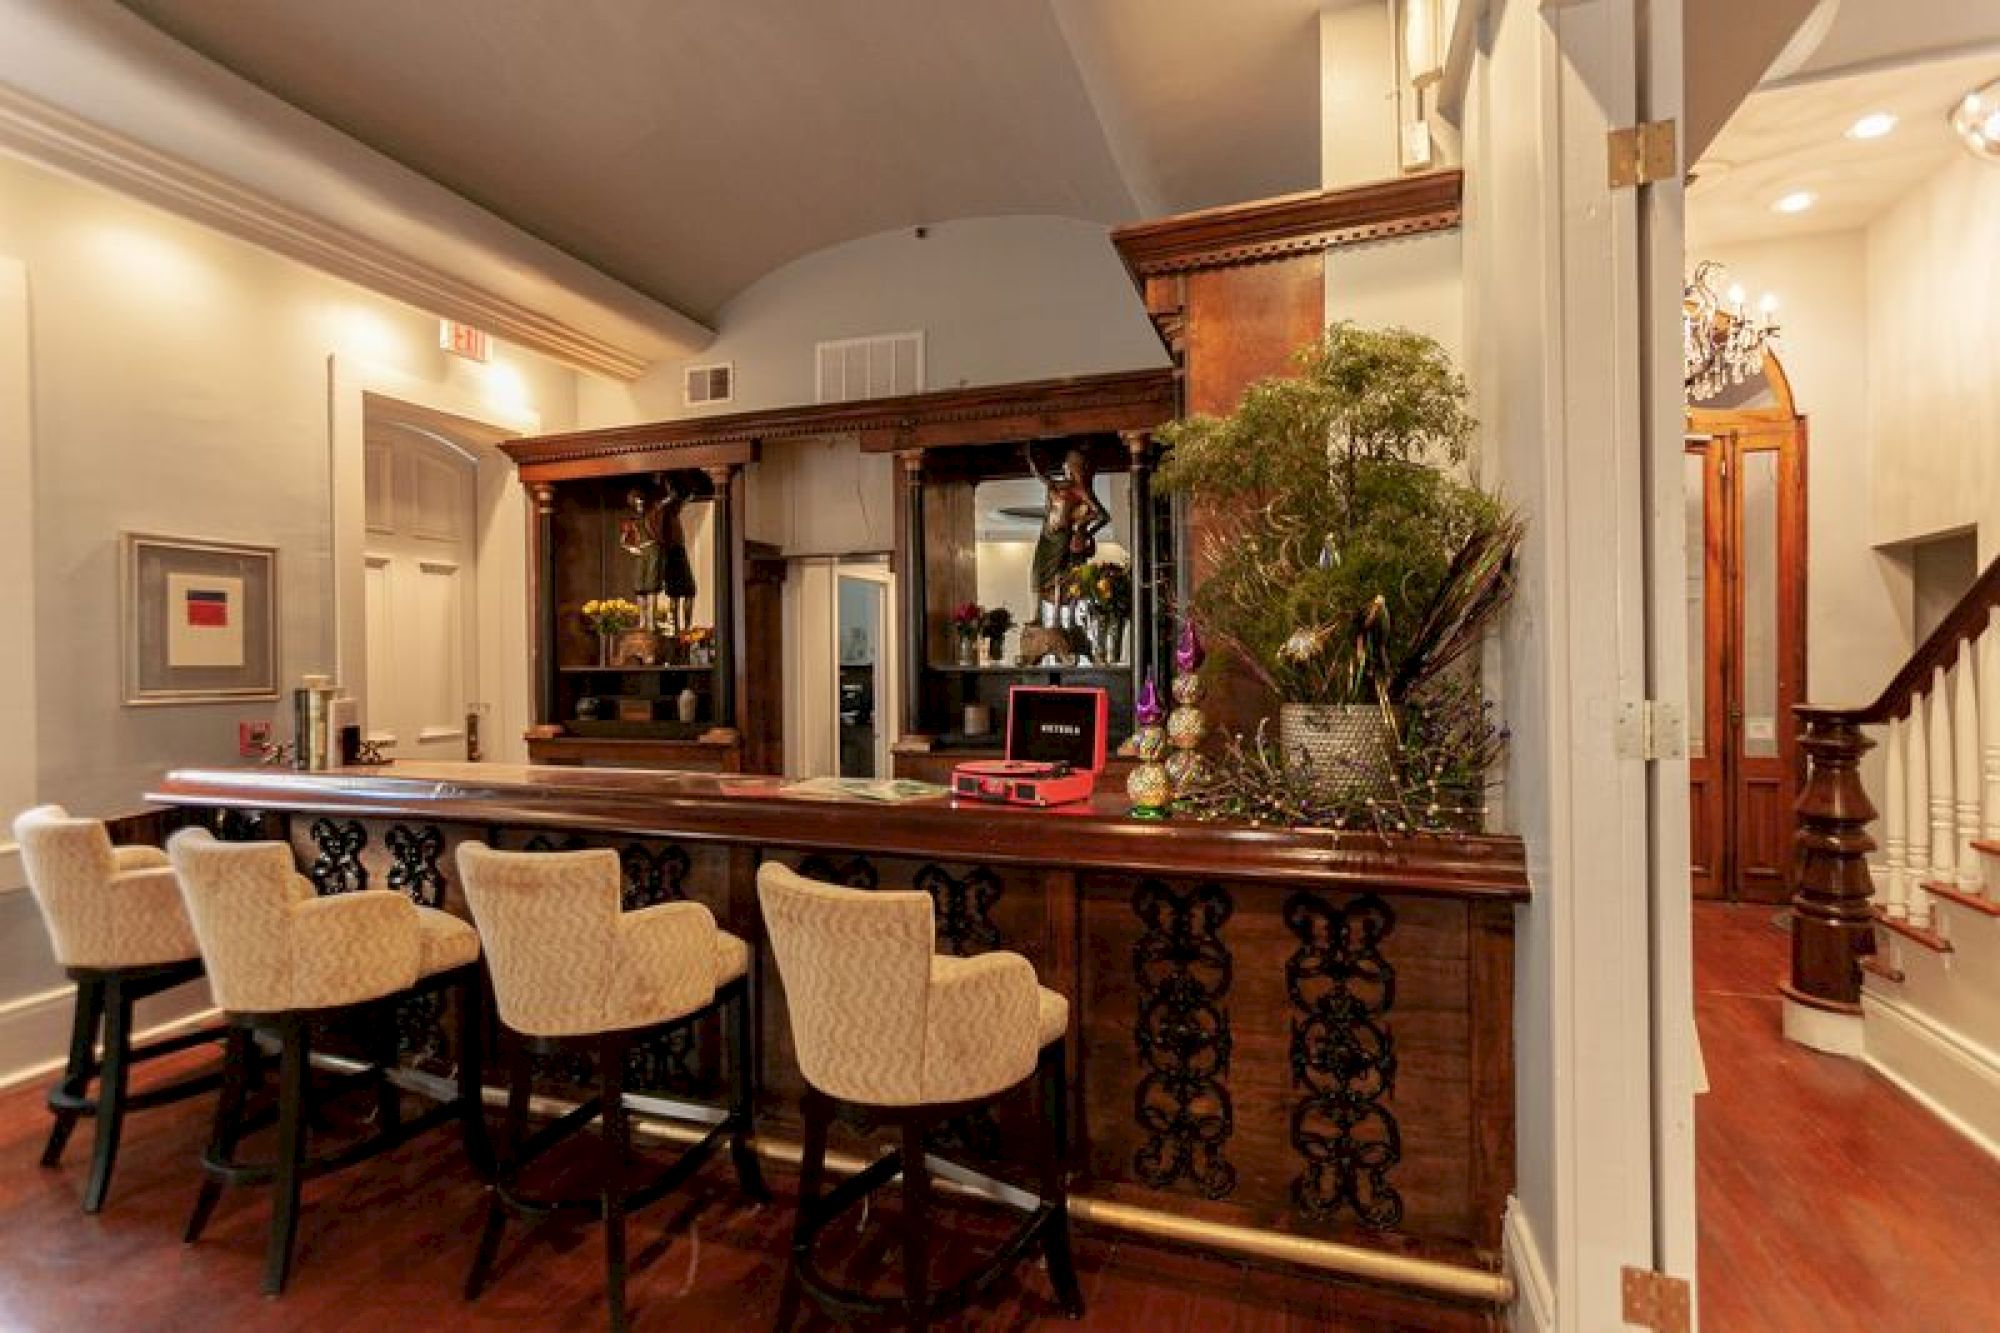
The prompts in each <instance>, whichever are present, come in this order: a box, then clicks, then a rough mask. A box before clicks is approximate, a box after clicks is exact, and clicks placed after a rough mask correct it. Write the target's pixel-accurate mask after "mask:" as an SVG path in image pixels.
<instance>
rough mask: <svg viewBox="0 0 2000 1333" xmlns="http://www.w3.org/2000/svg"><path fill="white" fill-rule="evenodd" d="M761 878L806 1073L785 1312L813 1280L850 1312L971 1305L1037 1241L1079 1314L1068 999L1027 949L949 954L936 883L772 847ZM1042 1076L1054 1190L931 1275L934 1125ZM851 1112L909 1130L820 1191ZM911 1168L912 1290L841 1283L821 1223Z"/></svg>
mask: <svg viewBox="0 0 2000 1333" xmlns="http://www.w3.org/2000/svg"><path fill="white" fill-rule="evenodd" d="M757 894H758V898H759V899H760V900H761V901H762V903H763V908H764V928H765V933H766V935H767V936H768V937H769V939H770V941H771V950H772V953H773V954H774V955H775V957H776V958H777V963H778V974H779V976H780V977H781V978H782V979H783V981H784V984H785V1003H786V1006H787V1008H788V1009H789V1011H790V1014H791V1023H792V1040H793V1043H794V1045H795V1046H796V1047H797V1050H798V1058H799V1072H800V1073H802V1074H803V1075H804V1076H805V1081H806V1085H807V1091H806V1095H805V1104H804V1113H805V1154H804V1160H803V1161H802V1162H801V1165H800V1181H799V1218H798V1224H797V1228H796V1230H795V1231H794V1233H793V1237H792V1263H791V1268H790V1271H789V1273H788V1274H787V1276H786V1281H785V1292H784V1296H783V1298H782V1299H781V1301H780V1304H779V1319H778V1325H779V1327H780V1328H784V1327H786V1326H788V1325H789V1323H790V1321H791V1319H792V1317H793V1315H794V1314H795V1313H796V1312H797V1300H798V1292H799V1291H800V1290H801V1289H803V1290H804V1291H805V1293H806V1294H807V1295H809V1296H811V1297H812V1298H813V1300H814V1301H815V1302H816V1303H818V1304H819V1305H820V1307H821V1308H822V1309H825V1310H827V1311H828V1312H829V1313H832V1314H835V1315H836V1316H841V1317H845V1316H850V1315H863V1316H878V1317H880V1316H891V1317H899V1318H900V1319H901V1320H902V1322H903V1323H904V1324H905V1325H906V1326H907V1327H909V1328H924V1327H927V1326H928V1324H929V1323H930V1321H931V1320H933V1319H939V1318H943V1317H945V1316H946V1315H949V1314H951V1313H952V1312H954V1311H956V1310H958V1309H960V1308H962V1307H963V1306H964V1305H966V1304H967V1303H968V1302H970V1301H971V1300H973V1299H974V1298H975V1297H977V1296H978V1295H979V1293H980V1292H982V1291H984V1290H985V1289H986V1288H987V1287H988V1286H990V1285H991V1284H992V1283H993V1282H994V1281H996V1280H997V1279H998V1278H999V1277H1001V1276H1002V1275H1003V1274H1005V1273H1006V1272H1007V1271H1008V1270H1010V1269H1011V1268H1012V1267H1013V1266H1014V1265H1015V1264H1016V1263H1018V1262H1019V1261H1020V1260H1021V1259H1022V1258H1023V1257H1025V1256H1026V1255H1028V1254H1030V1253H1032V1252H1033V1251H1034V1250H1035V1248H1037V1247H1039V1248H1040V1249H1041V1251H1042V1254H1043V1255H1044V1257H1045V1258H1046V1259H1047V1261H1048V1269H1049V1281H1050V1283H1051V1285H1053V1286H1054V1288H1055V1293H1056V1299H1057V1301H1058V1302H1059V1303H1060V1304H1061V1305H1062V1308H1063V1310H1064V1311H1065V1312H1066V1313H1067V1314H1069V1316H1070V1317H1071V1318H1077V1317H1080V1316H1081V1315H1082V1314H1083V1294H1082V1292H1081V1291H1080V1290H1079V1289H1078V1286H1077V1281H1076V1269H1075V1264H1074V1262H1073V1260H1072V1259H1071V1256H1070V1244H1069V1201H1068V1193H1067V1186H1066V1184H1065V1172H1064V1167H1063V1161H1064V1158H1065V1157H1066V1156H1067V1153H1068V1146H1069V1145H1068V1124H1067V1114H1066V1104H1065V1097H1066V1096H1067V1093H1066V1091H1065V1081H1066V1080H1065V1075H1064V1069H1063V1065H1064V1060H1063V1032H1064V1028H1065V1027H1066V1025H1067V1024H1068V1021H1069V1002H1068V1001H1067V1000H1065V999H1064V998H1063V997H1062V996H1060V995H1058V994H1056V993H1055V992H1054V991H1051V990H1046V989H1044V988H1043V987H1042V986H1041V984H1040V983H1039V982H1037V980H1036V979H1035V969H1034V965H1033V964H1032V963H1030V962H1029V961H1028V960H1027V959H1025V958H1023V957H1021V956H1020V955H1019V954H1015V953H988V954H981V955H978V956H976V957H972V958H954V957H948V956H940V955H938V954H937V953H936V950H935V940H934V929H933V921H932V907H931V897H930V895H929V894H927V893H922V892H891V891H883V890H858V889H845V888H836V887H834V886H833V885H830V884H821V883H819V882H817V881H815V880H810V879H805V878H802V877H801V876H799V875H797V874H794V873H793V872H792V871H790V870H788V869H786V868H785V867H784V866H782V865H778V864H776V863H775V862H767V863H765V865H764V866H763V867H762V868H761V869H760V870H759V871H758V874H757ZM1037 1076H1038V1080H1039V1089H1038V1091H1039V1093H1040V1112H1041V1113H1040V1116H1039V1117H1038V1120H1037V1123H1038V1124H1039V1126H1040V1129H1041V1133H1040V1134H1039V1135H1038V1138H1039V1139H1040V1142H1039V1143H1038V1144H1037V1145H1036V1146H1037V1149H1038V1152H1037V1156H1038V1158H1039V1162H1038V1165H1039V1168H1040V1183H1039V1188H1040V1191H1041V1194H1040V1198H1039V1199H1037V1200H1036V1201H1035V1205H1034V1207H1032V1208H1031V1209H1029V1210H1028V1212H1027V1215H1026V1217H1025V1219H1024V1220H1023V1222H1022V1224H1021V1225H1020V1226H1019V1227H1018V1228H1017V1229H1016V1230H1015V1231H1014V1233H1013V1234H1012V1235H1011V1236H1009V1237H1008V1239H1007V1240H1006V1241H1005V1242H1004V1243H1003V1244H1002V1245H1001V1246H1000V1247H999V1249H998V1250H997V1252H996V1253H995V1254H994V1255H993V1257H992V1258H990V1259H989V1260H987V1261H986V1262H985V1263H984V1264H983V1265H981V1266H980V1267H979V1268H977V1269H976V1270H974V1271H973V1272H971V1273H969V1274H967V1275H966V1276H965V1277H963V1278H960V1279H959V1280H958V1281H956V1282H954V1283H953V1284H952V1285H951V1286H949V1287H945V1288H943V1289H941V1290H938V1291H932V1290H931V1288H930V1282H929V1271H928V1269H929V1244H930V1240H929V1237H930V1226H931V1222H930V1218H929V1198H930V1166H929V1163H928V1161H927V1155H926V1148H925V1143H926V1137H927V1135H929V1134H930V1133H931V1132H932V1131H934V1130H937V1129H940V1128H942V1127H943V1126H944V1125H945V1124H946V1123H947V1122H948V1121H950V1120H952V1119H954V1118H956V1117H959V1116H963V1115H968V1114H971V1113H973V1112H975V1111H978V1110H980V1109H981V1108H983V1107H987V1106H990V1105H991V1104H993V1103H995V1102H997V1101H999V1100H1000V1099H1001V1098H1002V1097H1004V1096H1006V1095H1007V1094H1008V1093H1010V1092H1012V1091H1014V1090H1015V1089H1017V1088H1019V1087H1021V1086H1022V1085H1023V1084H1025V1083H1026V1082H1027V1081H1028V1080H1029V1079H1030V1078H1031V1077H1037ZM836 1115H840V1116H841V1117H842V1118H844V1119H847V1120H851V1121H853V1122H855V1123H857V1124H858V1125H859V1126H861V1127H862V1128H864V1129H866V1128H872V1127H875V1126H878V1125H891V1126H895V1127H896V1128H898V1129H900V1131H901V1137H902V1142H901V1146H900V1148H899V1149H898V1150H896V1151H892V1152H890V1153H888V1154H886V1155H884V1156H882V1157H881V1158H879V1159H877V1160H876V1161H875V1162H874V1163H872V1164H871V1165H870V1166H869V1167H867V1169H865V1170H863V1171H862V1172H861V1173H860V1174H858V1175H856V1176H854V1177H852V1178H851V1179H849V1180H847V1181H845V1182H844V1183H842V1184H841V1185H840V1186H839V1187H837V1188H836V1189H834V1190H833V1191H832V1192H831V1193H830V1194H828V1195H827V1196H826V1198H825V1199H821V1198H820V1197H819V1191H820V1185H821V1181H822V1179H823V1177H824V1175H825V1170H826V1141H827V1133H828V1130H829V1129H830V1128H831V1127H832V1122H833V1120H834V1118H835V1116H836ZM898 1174H900V1175H901V1176H902V1178H903V1216H902V1251H903V1294H902V1299H901V1300H900V1301H897V1300H892V1299H889V1298H886V1297H880V1296H875V1295H872V1294H870V1293H866V1292H862V1291H858V1290H854V1289H852V1288H846V1287H840V1286H836V1285H835V1284H834V1283H832V1282H831V1281H830V1280H829V1279H828V1278H827V1277H826V1276H825V1275H824V1274H823V1273H822V1272H821V1271H820V1269H819V1268H818V1267H817V1266H816V1265H815V1263H814V1260H813V1246H814V1241H815V1239H816V1238H817V1237H818V1236H819V1234H820V1232H821V1231H823V1230H824V1229H825V1228H826V1226H827V1225H828V1224H829V1223H831V1222H832V1221H833V1220H834V1219H835V1218H837V1217H838V1216H840V1215H841V1214H842V1213H844V1212H845V1211H846V1210H847V1209H848V1208H850V1207H852V1206H853V1205H854V1204H856V1203H858V1202H859V1201H861V1200H862V1199H864V1198H866V1197H867V1196H868V1195H869V1194H871V1193H873V1192H874V1191H875V1190H876V1189H878V1188H880V1187H881V1186H882V1185H884V1184H886V1183H887V1182H888V1181H890V1180H891V1179H893V1178H895V1177H896V1176H897V1175H898Z"/></svg>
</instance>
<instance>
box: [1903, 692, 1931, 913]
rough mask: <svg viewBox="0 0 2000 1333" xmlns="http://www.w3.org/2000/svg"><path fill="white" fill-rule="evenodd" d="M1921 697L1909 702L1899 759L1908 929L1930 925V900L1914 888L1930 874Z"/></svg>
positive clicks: (1927, 776) (1925, 737)
mask: <svg viewBox="0 0 2000 1333" xmlns="http://www.w3.org/2000/svg"><path fill="white" fill-rule="evenodd" d="M1924 703H1925V700H1924V696H1923V695H1921V694H1918V695H1912V696H1911V698H1910V718H1909V721H1908V722H1906V723H1905V724H1904V725H1903V739H1904V740H1905V741H1906V742H1908V744H1907V746H1906V747H1905V753H1904V755H1903V780H1904V782H1905V784H1906V785H1907V787H1908V789H1909V797H1910V799H1909V803H1908V804H1907V805H1905V806H1904V807H1903V822H1904V825H1905V828H1904V836H1905V837H1906V838H1907V839H1908V843H1907V845H1906V846H1905V847H1904V848H1903V882H1904V883H1905V884H1906V885H1908V886H1909V887H1908V893H1907V895H1906V897H1905V899H1904V901H1905V902H1907V903H1908V904H1909V910H1910V922H1911V924H1912V925H1918V926H1928V925H1929V924H1930V923H1931V897H1930V895H1929V894H1928V893H1923V892H1920V891H1919V890H1918V888H1917V886H1918V885H1919V884H1922V883H1923V882H1924V881H1925V880H1926V879H1929V878H1930V871H1931V836H1930V830H1931V770H1930V761H1929V759H1928V757H1927V756H1928V755H1929V753H1930V738H1929V729H1928V727H1927V726H1926V725H1925V718H1924Z"/></svg>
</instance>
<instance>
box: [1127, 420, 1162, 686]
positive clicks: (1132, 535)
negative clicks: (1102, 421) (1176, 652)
mask: <svg viewBox="0 0 2000 1333" xmlns="http://www.w3.org/2000/svg"><path fill="white" fill-rule="evenodd" d="M1119 436H1120V438H1122V439H1123V440H1124V441H1125V451H1126V453H1127V454H1128V455H1129V456H1130V458H1131V463H1132V477H1131V486H1130V487H1129V490H1130V492H1131V494H1130V495H1129V497H1128V500H1129V503H1128V504H1127V506H1126V510H1127V512H1126V518H1125V532H1126V545H1127V546H1128V547H1129V548H1130V550H1131V552H1132V697H1133V698H1135V699H1136V698H1138V697H1139V689H1140V687H1141V686H1142V685H1144V684H1145V681H1146V671H1147V669H1148V668H1149V667H1151V666H1153V654H1154V652H1155V651H1156V648H1155V645H1156V643H1157V635H1156V634H1155V633H1154V630H1155V626H1154V623H1153V618H1154V615H1155V611H1154V608H1155V606H1156V605H1157V604H1158V603H1157V594H1156V592H1155V590H1154V587H1153V580H1154V578H1155V576H1156V574H1155V571H1156V570H1157V568H1158V566H1157V564H1156V563H1155V558H1154V552H1153V454H1152V445H1153V437H1152V435H1151V433H1150V432H1148V431H1143V430H1128V431H1120V432H1119Z"/></svg>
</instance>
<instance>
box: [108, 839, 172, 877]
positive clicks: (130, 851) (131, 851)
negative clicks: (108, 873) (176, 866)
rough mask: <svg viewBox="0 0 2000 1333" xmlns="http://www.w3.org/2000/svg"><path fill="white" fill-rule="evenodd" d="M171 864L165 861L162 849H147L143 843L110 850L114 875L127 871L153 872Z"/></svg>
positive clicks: (165, 852) (163, 849)
mask: <svg viewBox="0 0 2000 1333" xmlns="http://www.w3.org/2000/svg"><path fill="white" fill-rule="evenodd" d="M171 864H173V863H172V862H171V861H169V860H168V859H167V851H166V848H164V847H148V846H146V845H144V844H143V843H134V844H133V845H131V846H128V847H113V848H112V849H111V869H112V871H113V872H114V873H123V872H125V871H127V870H154V869H158V868H159V867H161V866H167V865H171Z"/></svg>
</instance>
